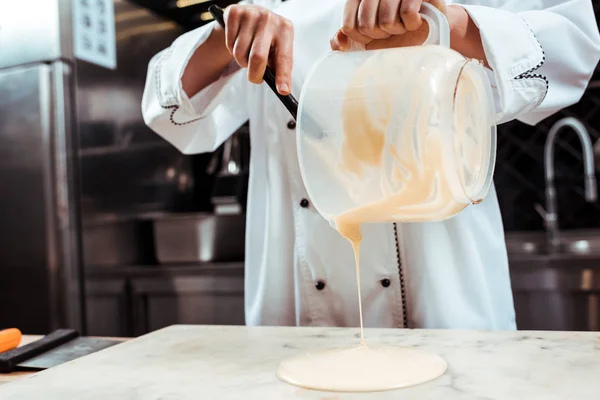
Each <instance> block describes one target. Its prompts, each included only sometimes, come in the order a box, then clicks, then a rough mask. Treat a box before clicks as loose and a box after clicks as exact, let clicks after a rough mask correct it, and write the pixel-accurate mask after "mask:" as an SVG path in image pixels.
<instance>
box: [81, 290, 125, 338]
mask: <svg viewBox="0 0 600 400" xmlns="http://www.w3.org/2000/svg"><path fill="white" fill-rule="evenodd" d="M85 288H86V324H87V333H88V334H89V335H93V336H115V337H130V336H132V334H133V331H132V319H133V315H132V307H131V290H130V287H129V283H128V281H127V279H125V278H115V279H97V280H87V281H86V283H85Z"/></svg>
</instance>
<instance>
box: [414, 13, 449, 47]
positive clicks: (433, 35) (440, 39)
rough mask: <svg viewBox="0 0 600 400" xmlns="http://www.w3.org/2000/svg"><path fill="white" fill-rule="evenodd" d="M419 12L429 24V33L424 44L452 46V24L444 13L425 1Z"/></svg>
mask: <svg viewBox="0 0 600 400" xmlns="http://www.w3.org/2000/svg"><path fill="white" fill-rule="evenodd" d="M419 13H420V14H421V17H422V18H423V19H424V20H425V21H427V23H428V24H429V35H428V36H427V39H426V40H425V42H424V43H423V44H439V45H440V46H444V47H450V24H449V23H448V19H446V16H445V15H444V13H443V12H441V11H440V10H438V9H437V8H435V7H434V6H432V5H431V4H429V3H423V4H422V5H421V10H420V12H419Z"/></svg>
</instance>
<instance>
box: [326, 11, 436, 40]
mask: <svg viewBox="0 0 600 400" xmlns="http://www.w3.org/2000/svg"><path fill="white" fill-rule="evenodd" d="M424 2H428V3H430V4H431V5H433V6H434V7H436V8H438V9H439V10H440V11H442V12H443V13H446V2H445V0H347V1H346V5H345V7H344V15H343V20H342V29H340V30H339V31H338V32H337V33H336V35H335V36H334V37H333V38H332V40H331V48H332V49H333V50H345V49H346V47H347V46H348V39H351V40H354V41H355V42H358V43H361V44H364V45H366V47H367V48H384V47H401V46H407V45H415V44H421V43H422V42H423V41H425V39H426V38H427V34H428V32H429V28H428V27H427V26H426V24H423V20H422V18H421V15H420V14H419V10H420V9H421V5H422V4H423V3H424Z"/></svg>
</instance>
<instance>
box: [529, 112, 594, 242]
mask: <svg viewBox="0 0 600 400" xmlns="http://www.w3.org/2000/svg"><path fill="white" fill-rule="evenodd" d="M564 127H569V128H571V129H573V130H574V131H575V133H576V134H577V136H578V137H579V140H580V141H581V147H582V148H583V163H584V179H585V200H586V201H587V202H588V203H592V202H594V201H596V199H597V198H598V193H597V188H596V175H595V172H594V152H593V149H592V141H591V140H590V135H589V133H588V131H587V129H586V128H585V126H584V125H583V124H582V123H581V122H580V121H579V120H578V119H576V118H572V117H568V118H563V119H561V120H560V121H558V122H556V123H555V124H554V125H552V128H550V132H548V137H547V138H546V146H545V148H544V171H545V175H546V209H545V210H544V209H543V208H542V207H541V206H540V205H539V204H536V206H535V207H536V210H537V211H538V212H539V213H540V215H542V217H543V218H544V223H545V226H546V236H547V246H548V251H549V252H550V253H557V252H558V251H559V249H560V234H559V229H558V207H557V204H556V203H557V202H556V188H555V186H554V144H555V142H556V137H557V136H558V132H559V131H560V130H561V129H562V128H564Z"/></svg>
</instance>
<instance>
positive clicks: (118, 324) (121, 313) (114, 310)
mask: <svg viewBox="0 0 600 400" xmlns="http://www.w3.org/2000/svg"><path fill="white" fill-rule="evenodd" d="M86 304H87V305H86V311H87V313H86V314H87V315H86V322H87V329H88V330H87V334H88V335H94V336H120V337H123V336H126V337H130V336H139V335H143V334H146V333H148V332H151V331H154V330H157V329H160V328H163V327H166V326H169V325H174V324H199V325H243V324H244V263H243V262H236V263H207V264H198V265H179V266H178V265H172V266H166V267H165V266H161V267H158V266H132V267H114V268H106V267H99V268H95V269H91V270H90V271H88V274H87V278H86Z"/></svg>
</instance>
